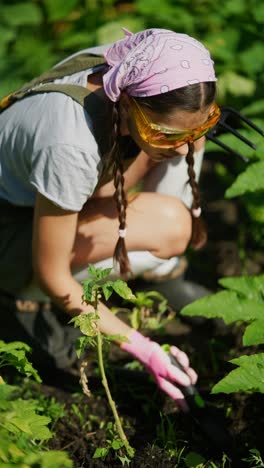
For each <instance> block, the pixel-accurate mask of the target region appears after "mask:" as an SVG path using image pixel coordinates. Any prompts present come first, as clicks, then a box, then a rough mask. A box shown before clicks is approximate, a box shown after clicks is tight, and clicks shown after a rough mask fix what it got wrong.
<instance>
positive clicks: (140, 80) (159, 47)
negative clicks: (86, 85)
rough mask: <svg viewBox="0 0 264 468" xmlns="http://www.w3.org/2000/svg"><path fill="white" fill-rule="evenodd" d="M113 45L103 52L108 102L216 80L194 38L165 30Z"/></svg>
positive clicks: (133, 36)
mask: <svg viewBox="0 0 264 468" xmlns="http://www.w3.org/2000/svg"><path fill="white" fill-rule="evenodd" d="M124 31H125V34H126V37H125V38H124V39H121V40H120V41H117V42H115V43H114V44H113V45H112V46H110V47H109V49H107V51H106V52H105V59H106V62H107V64H108V65H109V68H108V70H107V71H106V73H105V74H104V76H103V83H104V89H105V92H106V94H107V96H108V97H109V99H111V101H114V102H116V101H118V100H119V99H120V94H121V92H122V91H123V90H125V91H126V92H127V93H128V94H129V95H131V96H138V97H145V96H154V95H156V94H161V93H166V92H167V91H171V90H173V89H178V88H182V87H184V86H187V85H191V84H194V83H200V82H204V81H216V77H215V72H214V67H213V63H214V62H213V61H212V60H211V57H210V53H209V51H208V50H207V49H206V48H205V47H204V46H203V45H202V44H201V43H200V42H198V41H197V40H196V39H194V38H193V37H190V36H188V35H186V34H179V33H175V32H173V31H169V30H166V29H146V30H144V31H141V32H138V33H136V34H133V33H131V32H129V31H127V30H125V29H124Z"/></svg>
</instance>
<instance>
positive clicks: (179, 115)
mask: <svg viewBox="0 0 264 468" xmlns="http://www.w3.org/2000/svg"><path fill="white" fill-rule="evenodd" d="M121 105H122V104H121ZM125 109H126V110H125V111H124V110H122V111H121V133H122V135H130V136H131V137H132V138H133V140H134V141H135V142H136V143H137V145H138V146H139V147H140V148H141V149H142V150H143V151H144V152H145V153H147V154H148V155H149V157H150V158H151V159H152V160H153V161H155V162H160V161H164V159H170V158H173V157H175V156H183V157H184V156H186V155H187V153H188V145H187V144H186V143H183V144H182V145H181V146H179V147H178V148H175V149H173V148H170V149H163V148H155V147H153V146H151V145H149V144H148V143H146V142H145V141H144V140H142V138H141V136H140V134H139V132H138V129H137V125H136V122H135V118H134V115H133V113H132V111H131V105H130V101H129V99H126V101H125ZM210 111H211V106H209V107H207V108H205V109H203V110H199V111H198V112H192V113H191V112H187V111H179V110H178V111H177V110H176V111H175V112H170V114H168V115H166V116H164V115H160V114H157V113H154V112H152V111H149V110H145V109H144V113H145V114H146V116H147V117H148V119H149V120H150V121H151V122H153V123H155V124H158V125H161V126H164V127H169V128H177V129H179V130H180V129H183V130H184V129H186V128H196V127H200V126H201V125H202V124H204V123H205V122H206V121H207V119H208V117H209V114H210ZM204 139H205V138H204V137H202V138H200V139H199V140H196V141H195V142H194V145H195V150H196V151H198V150H199V149H201V148H202V147H203V145H204Z"/></svg>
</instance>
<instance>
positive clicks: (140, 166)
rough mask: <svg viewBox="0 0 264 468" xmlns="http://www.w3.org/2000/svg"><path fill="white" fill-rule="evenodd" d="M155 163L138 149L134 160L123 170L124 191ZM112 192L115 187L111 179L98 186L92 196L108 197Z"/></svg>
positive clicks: (134, 183) (133, 184) (132, 185)
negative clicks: (138, 151)
mask: <svg viewBox="0 0 264 468" xmlns="http://www.w3.org/2000/svg"><path fill="white" fill-rule="evenodd" d="M155 165H156V163H155V162H153V161H152V160H151V159H150V157H149V156H148V155H147V154H146V153H145V152H144V151H140V153H139V154H138V156H137V157H136V159H135V161H133V162H132V164H131V165H130V166H129V167H128V169H127V170H126V171H125V172H124V178H125V187H124V188H125V191H126V192H127V191H128V190H129V189H131V188H132V187H134V186H135V185H136V183H137V182H138V181H139V180H141V179H143V177H144V176H145V175H146V173H147V172H148V171H149V170H150V169H151V168H152V167H153V166H155ZM114 192H115V187H114V183H113V181H112V180H111V181H110V182H108V183H107V184H105V185H103V186H102V187H101V188H99V189H98V190H97V191H96V192H95V193H94V195H93V196H94V197H110V196H112V195H113V194H114Z"/></svg>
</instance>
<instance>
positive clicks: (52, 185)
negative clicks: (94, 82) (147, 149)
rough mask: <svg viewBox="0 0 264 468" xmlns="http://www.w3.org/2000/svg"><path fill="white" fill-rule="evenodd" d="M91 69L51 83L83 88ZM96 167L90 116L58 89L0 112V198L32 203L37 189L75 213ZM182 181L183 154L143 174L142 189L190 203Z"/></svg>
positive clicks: (97, 171)
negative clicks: (143, 183) (58, 91)
mask: <svg viewBox="0 0 264 468" xmlns="http://www.w3.org/2000/svg"><path fill="white" fill-rule="evenodd" d="M108 47H109V45H105V46H99V47H95V48H90V49H85V50H83V51H80V52H78V53H77V54H74V55H73V56H75V55H78V54H80V53H82V52H91V53H94V54H98V55H103V52H104V51H105V50H106V49H107V48H108ZM73 56H71V57H73ZM71 57H68V59H69V58H71ZM68 59H66V60H68ZM63 62H65V60H64V61H63ZM63 62H60V63H63ZM93 71H94V70H93V69H89V70H85V71H83V72H79V73H75V74H74V75H71V76H66V77H64V78H62V79H59V80H55V83H71V84H78V85H80V86H84V87H85V86H86V82H87V76H88V75H89V74H90V73H92V72H93ZM201 163H202V151H201V152H200V153H199V154H197V155H196V157H195V172H196V175H197V176H198V175H199V173H200V169H201ZM101 170H102V158H101V154H100V150H99V147H98V145H97V142H96V139H95V138H94V135H93V127H92V121H91V118H90V116H89V114H88V113H87V111H86V110H84V109H83V107H82V106H80V104H78V103H76V102H75V101H73V100H72V99H71V98H70V97H68V96H66V95H64V94H61V93H43V94H39V95H35V96H29V97H27V98H25V99H23V100H22V101H20V102H17V103H15V104H14V105H12V106H11V107H10V108H8V109H6V110H5V111H4V112H3V113H1V114H0V200H1V198H2V199H4V200H8V201H9V202H10V203H13V204H15V205H19V206H33V205H34V203H35V197H36V192H37V191H38V192H39V193H41V194H42V195H44V196H45V197H46V198H48V199H49V200H51V201H52V202H53V203H54V204H56V205H57V206H59V207H61V208H63V209H68V210H73V211H80V210H81V208H82V206H83V204H84V203H85V202H86V201H87V199H88V198H89V197H90V196H91V195H92V193H93V192H94V189H95V187H96V185H97V182H98V178H99V175H100V173H101ZM187 181H188V173H187V164H186V161H185V158H183V157H175V158H174V159H173V160H171V161H169V162H167V161H165V162H164V163H160V164H159V165H157V166H156V167H155V168H154V170H152V171H151V172H150V174H149V175H147V177H146V182H145V186H144V190H147V191H158V192H161V193H166V194H168V195H172V196H176V197H179V198H181V199H182V200H183V202H184V203H186V204H187V205H188V206H191V203H192V193H191V188H190V186H189V185H186V183H187Z"/></svg>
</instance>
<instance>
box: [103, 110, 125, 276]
mask: <svg viewBox="0 0 264 468" xmlns="http://www.w3.org/2000/svg"><path fill="white" fill-rule="evenodd" d="M124 150H125V148H124V144H123V138H122V136H121V134H120V114H119V103H118V102H117V103H114V104H113V108H112V144H111V150H110V152H109V154H108V163H109V162H110V163H111V165H112V171H113V179H114V187H115V192H114V200H115V203H116V208H117V213H118V220H119V237H118V241H117V243H116V246H115V250H114V255H113V258H114V262H115V263H118V264H119V269H120V273H121V275H122V276H124V275H126V274H127V273H128V272H129V271H130V266H129V260H128V254H127V249H126V244H125V231H126V209H127V197H126V193H125V190H124V184H125V179H124V175H123V172H124V168H123V159H122V158H123V155H124Z"/></svg>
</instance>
